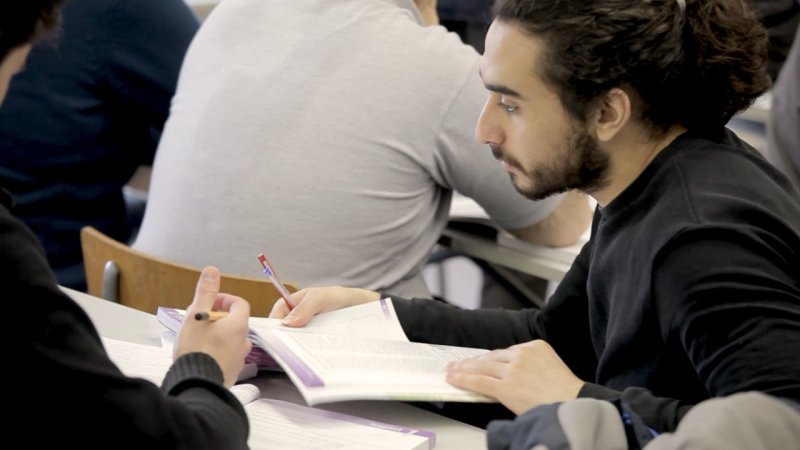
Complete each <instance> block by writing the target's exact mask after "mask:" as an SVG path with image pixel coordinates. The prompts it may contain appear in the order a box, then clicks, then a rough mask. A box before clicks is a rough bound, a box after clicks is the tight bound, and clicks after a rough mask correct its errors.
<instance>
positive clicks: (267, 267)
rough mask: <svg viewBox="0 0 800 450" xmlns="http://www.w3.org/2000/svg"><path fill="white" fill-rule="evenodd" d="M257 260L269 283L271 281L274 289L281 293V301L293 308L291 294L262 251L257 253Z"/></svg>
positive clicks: (293, 303)
mask: <svg viewBox="0 0 800 450" xmlns="http://www.w3.org/2000/svg"><path fill="white" fill-rule="evenodd" d="M258 262H260V263H261V267H263V268H264V270H263V272H264V275H266V276H267V278H269V281H270V283H272V285H273V286H275V289H277V290H278V292H279V293H280V294H281V297H282V298H283V301H285V302H286V306H288V307H289V309H294V307H295V306H296V305H295V302H294V300H292V294H291V293H290V292H289V290H288V289H286V286H284V285H283V283H281V280H279V279H278V275H277V274H276V273H275V269H273V268H272V265H271V264H270V263H269V261H268V260H267V257H266V256H264V254H263V253H259V254H258Z"/></svg>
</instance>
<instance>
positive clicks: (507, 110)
mask: <svg viewBox="0 0 800 450" xmlns="http://www.w3.org/2000/svg"><path fill="white" fill-rule="evenodd" d="M498 105H500V107H501V108H503V109H505V110H506V112H507V113H513V112H514V111H516V110H517V107H516V106H511V105H507V104H505V103H503V102H499V103H498Z"/></svg>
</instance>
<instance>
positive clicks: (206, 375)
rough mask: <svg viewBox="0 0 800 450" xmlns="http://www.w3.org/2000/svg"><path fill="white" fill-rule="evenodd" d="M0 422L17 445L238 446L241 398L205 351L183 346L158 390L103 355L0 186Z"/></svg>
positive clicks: (243, 426) (243, 419)
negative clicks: (0, 371) (0, 387)
mask: <svg viewBox="0 0 800 450" xmlns="http://www.w3.org/2000/svg"><path fill="white" fill-rule="evenodd" d="M0 197H1V198H0V200H2V205H0V277H1V278H0V279H2V284H0V286H2V292H3V296H4V298H5V301H4V304H5V305H6V306H5V308H6V310H7V313H8V317H6V318H5V320H4V323H3V326H2V327H0V329H2V330H3V339H2V342H3V348H4V352H3V358H4V360H5V363H4V366H5V372H6V386H5V388H6V391H7V394H6V395H4V396H3V408H4V409H5V410H6V414H5V417H6V419H5V420H4V425H3V427H4V429H5V430H7V431H8V435H11V434H12V433H13V435H14V436H15V437H13V438H10V439H13V440H14V441H15V442H22V443H23V447H24V448H61V447H64V448H115V449H121V448H131V449H134V448H135V449H146V450H154V449H160V448H163V449H181V448H185V449H242V448H247V435H248V431H249V426H248V422H247V416H246V415H245V412H244V408H243V407H242V405H241V404H240V403H239V401H238V400H236V398H235V397H234V396H233V395H232V394H231V393H230V391H228V390H227V389H225V387H224V386H223V385H222V380H223V376H222V371H221V370H220V367H219V365H218V364H217V363H216V361H214V359H212V358H211V357H210V356H209V355H207V354H204V353H190V354H187V355H184V356H182V357H181V358H179V359H178V360H177V361H176V362H175V364H174V365H173V366H172V368H171V369H170V372H169V373H168V374H167V377H166V379H165V382H164V386H163V390H162V388H159V387H158V386H156V385H154V384H152V383H150V382H148V381H146V380H142V379H134V378H128V377H126V376H124V375H123V374H122V373H121V372H120V371H119V369H118V368H117V367H116V366H115V365H114V364H113V363H112V362H111V360H109V358H108V355H107V354H106V352H105V350H104V349H103V345H102V343H101V341H100V337H99V336H98V334H97V331H96V330H95V328H94V326H93V325H92V323H91V321H90V320H89V317H88V316H87V315H86V313H85V312H84V311H83V310H82V309H81V308H80V306H78V305H77V304H76V303H75V302H74V301H72V299H70V298H69V297H67V296H66V295H65V294H64V293H62V292H61V290H60V289H59V288H58V286H57V285H56V282H55V278H54V277H53V275H52V273H51V272H50V270H49V268H48V266H47V262H46V260H45V257H44V252H43V250H42V248H41V245H39V243H38V242H37V241H36V238H35V237H34V235H33V233H32V232H31V231H30V230H28V229H27V228H26V227H25V226H24V225H23V224H22V223H21V222H19V221H18V220H16V219H14V218H13V217H11V215H10V214H9V210H8V204H9V203H10V197H9V195H8V194H7V193H6V192H5V191H2V190H0Z"/></svg>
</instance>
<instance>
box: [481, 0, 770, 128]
mask: <svg viewBox="0 0 800 450" xmlns="http://www.w3.org/2000/svg"><path fill="white" fill-rule="evenodd" d="M494 15H495V19H496V20H498V21H500V22H503V23H509V24H513V25H517V26H519V27H520V28H521V29H523V30H524V31H525V32H526V33H529V34H531V35H532V36H534V37H536V38H539V39H542V41H543V43H544V45H545V51H544V55H543V57H542V58H541V59H540V60H539V62H538V63H539V65H540V66H539V67H534V68H533V70H535V71H536V73H538V74H539V75H540V76H541V77H542V78H543V79H544V80H545V82H546V83H548V84H550V85H551V86H552V87H553V88H554V89H555V90H556V92H558V93H559V95H560V97H561V101H562V103H563V105H564V107H565V108H566V110H567V111H568V112H569V113H570V114H572V115H573V116H575V117H576V118H578V119H581V120H586V119H587V114H588V111H589V108H590V107H591V106H592V104H593V102H596V101H597V100H599V99H600V98H601V97H602V95H604V94H605V93H606V92H608V91H609V90H610V89H611V88H614V87H619V88H623V89H626V88H629V89H628V91H629V90H630V89H633V90H635V91H636V95H638V97H639V98H638V99H637V98H636V97H635V96H634V100H635V102H634V106H635V107H636V110H634V114H636V113H638V114H640V115H641V118H642V119H643V120H645V121H648V122H650V123H651V124H652V125H655V126H656V127H658V129H660V130H662V131H663V130H666V129H667V128H669V127H670V126H671V125H673V124H674V123H680V124H682V125H683V126H685V127H686V128H688V129H697V128H709V127H717V126H721V125H724V124H725V123H727V122H728V120H729V119H730V118H731V117H732V116H733V115H734V114H735V113H736V112H738V111H741V110H743V109H745V108H747V107H748V106H749V105H751V104H752V102H753V101H754V100H755V99H756V98H757V97H758V96H759V95H761V94H762V93H764V92H765V91H766V90H767V89H769V86H770V79H769V76H768V75H767V73H766V61H767V34H766V31H765V30H764V28H763V27H762V25H761V23H760V22H759V20H758V19H757V18H756V17H755V15H754V14H753V13H752V12H751V10H750V9H749V8H748V6H747V4H746V2H745V1H743V0H685V10H682V8H681V5H680V3H679V1H678V0H591V1H587V0H497V1H496V3H495V5H494ZM637 110H638V111H637ZM653 131H654V132H656V131H657V129H654V130H653Z"/></svg>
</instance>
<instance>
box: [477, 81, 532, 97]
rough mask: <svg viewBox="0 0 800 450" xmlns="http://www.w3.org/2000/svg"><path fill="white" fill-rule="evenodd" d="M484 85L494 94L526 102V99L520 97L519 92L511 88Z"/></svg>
mask: <svg viewBox="0 0 800 450" xmlns="http://www.w3.org/2000/svg"><path fill="white" fill-rule="evenodd" d="M483 85H484V86H485V87H486V89H488V90H490V91H492V92H497V93H498V94H503V95H508V96H509V97H516V98H518V99H520V100H524V98H523V97H522V95H520V93H519V92H517V91H515V90H513V89H511V88H510V87H507V86H499V85H496V84H487V83H484V84H483Z"/></svg>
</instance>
